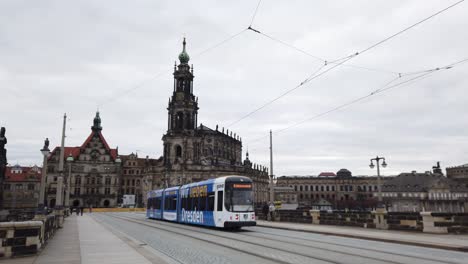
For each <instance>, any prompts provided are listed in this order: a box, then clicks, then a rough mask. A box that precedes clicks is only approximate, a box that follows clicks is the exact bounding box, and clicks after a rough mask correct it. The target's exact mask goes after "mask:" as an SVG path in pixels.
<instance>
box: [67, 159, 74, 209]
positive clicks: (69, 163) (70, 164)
mask: <svg viewBox="0 0 468 264" xmlns="http://www.w3.org/2000/svg"><path fill="white" fill-rule="evenodd" d="M73 161H74V159H73V156H72V154H71V153H70V155H68V157H67V163H68V177H67V182H66V184H67V191H66V192H67V193H66V194H65V209H66V210H68V213H70V212H69V210H70V185H71V169H72V163H73Z"/></svg>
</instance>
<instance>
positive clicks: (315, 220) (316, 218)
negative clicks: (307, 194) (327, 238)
mask: <svg viewBox="0 0 468 264" xmlns="http://www.w3.org/2000/svg"><path fill="white" fill-rule="evenodd" d="M310 216H312V224H314V225H320V210H310Z"/></svg>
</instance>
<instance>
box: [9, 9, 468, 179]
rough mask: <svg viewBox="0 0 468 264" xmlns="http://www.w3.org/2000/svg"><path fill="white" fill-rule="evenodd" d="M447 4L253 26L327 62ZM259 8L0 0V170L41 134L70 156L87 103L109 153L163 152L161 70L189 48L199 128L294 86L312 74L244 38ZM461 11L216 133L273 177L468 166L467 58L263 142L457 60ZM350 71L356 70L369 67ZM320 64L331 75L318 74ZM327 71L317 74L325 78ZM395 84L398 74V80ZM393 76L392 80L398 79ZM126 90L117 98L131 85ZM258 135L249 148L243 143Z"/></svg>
mask: <svg viewBox="0 0 468 264" xmlns="http://www.w3.org/2000/svg"><path fill="white" fill-rule="evenodd" d="M455 2H456V1H446V0H439V1H435V0H431V1H428V0H412V1H406V0H404V1H403V0H402V1H397V0H394V1H386V0H382V1H376V0H369V1H356V0H352V1H351V0H350V1H324V0H323V1H318V0H317V1H307V0H305V1H279V0H277V1H273V0H264V1H262V3H261V5H260V7H259V9H258V12H257V15H256V17H255V20H254V22H253V25H252V27H253V28H255V29H257V30H259V31H261V32H264V33H265V34H268V35H270V36H272V37H274V38H276V39H279V40H281V41H284V42H286V43H289V44H291V45H294V46H295V47H297V48H299V49H302V50H304V51H306V52H308V53H310V54H313V55H316V56H318V57H321V58H325V59H326V60H328V61H331V60H334V59H337V58H342V57H345V56H348V55H350V54H353V53H355V52H356V51H359V50H363V49H365V48H367V47H369V46H371V45H372V44H374V43H376V42H378V41H380V40H382V39H384V38H386V37H387V36H390V35H392V34H394V33H396V32H398V31H399V30H401V29H404V28H405V27H407V26H409V25H411V24H413V23H415V22H417V21H419V20H421V19H423V18H425V17H427V16H429V15H431V14H433V13H435V12H437V11H439V10H441V9H443V8H445V7H447V6H449V5H450V4H451V3H455ZM256 6H257V1H253V0H250V1H154V0H148V1H94V0H93V1H58V0H56V1H33V0H30V1H21V0H1V1H0V91H1V96H0V98H1V99H0V126H6V128H7V137H8V145H7V148H8V159H9V163H10V164H15V163H19V164H22V165H30V164H38V165H40V163H41V160H42V157H41V154H40V152H39V149H40V148H41V147H42V144H43V140H44V138H45V137H49V139H50V141H51V146H52V147H54V146H58V145H59V144H60V136H61V126H62V116H63V113H65V112H66V113H67V114H68V116H69V120H68V128H69V129H67V139H66V145H67V146H78V145H81V144H82V143H83V142H84V140H85V139H86V137H87V136H88V135H89V133H90V131H91V130H90V126H91V125H92V120H93V117H94V115H95V112H96V109H98V108H99V111H100V113H101V118H102V126H103V134H104V136H105V138H106V139H107V141H108V143H109V145H110V146H111V147H116V146H118V147H119V152H120V154H129V153H131V152H136V151H137V152H138V154H139V155H140V156H142V157H144V156H146V155H149V156H150V157H152V158H158V157H159V156H161V155H162V141H161V137H162V135H163V134H164V133H165V132H166V129H167V127H166V126H167V110H166V107H167V102H168V98H169V96H170V95H171V93H172V89H173V86H172V82H173V79H172V72H173V64H174V61H175V60H176V59H177V56H178V54H179V53H180V51H181V48H182V45H181V42H182V38H183V36H184V35H185V36H186V37H187V51H188V53H189V55H191V60H190V63H193V65H194V68H195V81H194V94H195V95H196V96H198V97H199V106H200V110H199V117H198V120H199V123H203V124H204V125H206V126H209V127H212V128H214V127H215V126H216V124H219V127H220V128H221V127H223V126H224V127H227V126H228V125H229V124H230V123H232V122H234V121H236V120H238V119H239V118H241V117H242V116H244V115H245V114H247V113H248V112H250V111H252V110H254V109H256V108H257V107H259V106H261V105H262V104H264V103H266V102H268V101H269V100H271V99H273V98H275V97H277V96H278V95H280V94H282V93H284V92H285V91H287V90H288V89H291V88H293V87H295V86H296V85H298V84H299V83H301V82H302V81H303V80H304V79H306V78H307V77H308V76H310V74H311V73H312V72H314V71H315V70H316V69H317V68H318V67H320V66H321V65H322V64H323V63H322V62H320V61H318V60H316V59H314V58H312V57H310V56H307V55H305V54H304V53H301V52H298V51H297V50H294V49H291V48H288V47H286V46H285V45H282V44H280V43H278V42H275V41H273V40H271V39H269V38H267V37H265V36H262V35H260V34H257V33H254V32H252V31H245V32H243V33H241V34H240V35H238V36H237V37H235V38H233V39H231V40H229V41H227V42H226V43H224V44H223V45H220V46H217V47H214V48H212V49H210V50H209V51H208V52H205V53H203V54H201V55H199V56H196V54H198V53H200V52H201V51H203V50H205V49H207V48H210V47H213V46H215V45H216V44H217V43H219V42H220V41H223V40H225V39H227V38H229V37H230V36H231V35H234V34H236V33H238V32H240V31H241V30H243V29H245V28H246V27H247V26H248V25H249V24H250V21H251V19H252V15H253V13H254V10H255V8H256ZM467 14H468V3H465V2H464V3H461V4H459V5H457V6H456V7H454V8H451V9H449V10H448V11H446V12H444V13H442V14H440V15H438V16H436V17H434V18H432V19H430V20H428V21H426V22H424V23H422V24H420V25H418V26H417V27H414V28H412V29H410V30H408V31H407V32H405V33H403V34H401V35H399V36H397V37H395V38H393V39H391V40H390V41H388V42H385V43H383V44H382V45H379V46H377V47H376V48H374V49H372V50H370V51H368V52H366V53H363V54H362V55H359V56H356V57H354V58H352V59H351V60H349V61H348V62H347V63H346V64H347V65H341V66H339V67H336V68H334V69H332V70H330V71H329V72H327V73H326V74H324V75H322V76H321V77H319V78H317V79H315V80H313V81H311V82H309V83H307V84H306V85H304V86H302V87H301V88H299V89H297V90H295V91H294V92H292V93H290V94H288V95H287V96H285V97H283V98H281V99H279V100H278V101H276V102H275V103H273V104H271V105H269V106H267V107H265V108H264V109H262V110H261V111H259V112H257V113H255V114H254V115H252V116H250V117H248V118H246V119H244V120H242V121H241V122H239V123H237V124H235V125H233V126H231V127H229V130H230V131H231V130H232V131H234V132H235V133H236V134H239V135H240V136H242V139H243V148H244V154H243V157H244V156H245V150H246V148H247V146H248V149H249V152H250V158H251V160H252V161H253V162H255V163H259V164H263V165H268V164H269V150H268V144H269V139H268V137H267V135H268V131H269V129H273V131H274V134H273V142H274V160H275V168H274V172H275V174H276V175H278V176H280V175H316V174H318V173H320V172H322V171H333V172H336V171H338V170H339V169H341V168H347V169H349V170H350V171H352V172H353V174H354V175H373V174H375V173H376V172H375V169H374V170H371V169H370V168H369V167H368V164H369V159H370V158H372V157H375V156H376V155H382V156H384V157H386V159H387V163H388V167H387V168H386V169H384V170H383V171H382V172H383V174H384V175H392V174H397V173H400V172H403V171H406V172H407V171H412V170H417V171H426V170H429V169H430V168H431V167H432V166H433V165H434V164H435V162H437V161H441V163H442V166H443V167H444V168H445V167H446V166H454V165H460V164H464V163H468V134H467V131H468V118H467V113H468V111H467V110H468V92H467V88H468V77H467V76H468V63H466V64H460V65H459V66H457V67H455V68H453V69H450V70H447V71H439V72H436V73H434V74H432V75H430V76H429V77H428V78H424V79H422V80H420V81H417V82H414V83H411V84H409V85H406V86H401V87H398V88H395V89H391V90H388V91H387V92H385V93H381V94H378V95H375V96H373V97H370V98H368V99H366V100H364V101H362V102H360V103H358V104H355V105H352V106H349V107H347V108H345V109H342V110H340V111H336V112H333V113H330V114H328V115H324V116H322V117H320V118H317V119H314V120H311V121H309V122H305V123H303V124H301V125H299V126H296V127H294V128H291V129H288V130H285V131H283V132H281V133H275V131H278V130H280V129H282V128H284V127H287V126H290V125H292V124H294V123H295V122H298V121H300V120H303V119H305V118H308V117H312V116H314V115H316V114H319V113H321V112H324V111H327V110H329V109H332V108H334V107H336V106H339V105H341V104H343V103H346V102H348V101H350V100H353V99H355V98H358V97H360V96H364V95H366V94H369V93H370V92H372V91H374V90H376V89H378V88H380V87H382V86H383V85H384V84H385V83H387V82H389V81H390V80H392V79H394V78H395V77H396V76H397V75H396V74H394V73H391V72H397V73H399V72H401V73H406V72H413V71H420V70H424V69H430V68H434V67H438V66H443V65H446V64H449V63H452V62H455V61H458V60H461V59H465V58H468V49H467V47H468V33H467V28H468V16H467ZM349 65H354V66H360V67H366V68H371V69H377V71H374V70H366V69H362V68H358V67H352V66H349ZM327 67H328V68H330V66H327ZM328 68H324V70H326V69H328ZM406 78H408V77H406ZM404 80H406V79H404V78H403V79H401V80H400V79H399V80H397V82H398V81H404ZM134 87H136V88H135V89H132V90H131V91H130V92H127V93H125V91H128V90H129V89H131V88H134ZM262 136H265V137H264V138H262V139H261V140H255V139H258V138H259V137H262Z"/></svg>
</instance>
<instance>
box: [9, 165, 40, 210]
mask: <svg viewBox="0 0 468 264" xmlns="http://www.w3.org/2000/svg"><path fill="white" fill-rule="evenodd" d="M41 176H42V174H41V168H40V167H37V166H33V167H23V166H20V165H15V166H13V167H7V168H6V171H5V181H4V184H3V207H4V208H5V209H34V208H37V204H38V199H39V191H40V184H41Z"/></svg>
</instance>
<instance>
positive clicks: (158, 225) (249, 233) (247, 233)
mask: <svg viewBox="0 0 468 264" xmlns="http://www.w3.org/2000/svg"><path fill="white" fill-rule="evenodd" d="M108 215H109V216H111V217H114V218H119V219H121V220H125V221H131V222H135V223H138V224H142V225H146V226H149V227H153V228H158V229H164V228H161V226H164V227H165V228H166V229H165V230H166V231H168V232H174V233H178V234H182V235H184V236H187V233H181V232H179V231H177V230H180V229H183V230H186V231H190V232H194V233H200V234H203V235H207V236H212V237H218V238H223V239H229V240H234V241H237V242H241V243H247V244H250V245H253V246H259V247H263V248H268V249H270V250H275V251H281V252H285V253H288V254H293V255H298V256H301V257H304V258H308V259H315V260H320V261H325V262H328V263H345V262H341V261H334V260H330V259H326V258H320V257H317V256H312V255H310V254H304V253H301V252H298V251H293V250H288V249H284V248H280V247H276V246H268V245H265V244H261V243H255V242H252V241H249V239H250V240H251V238H252V237H256V238H260V239H268V238H265V237H259V236H256V235H254V234H255V233H256V231H255V232H252V231H244V232H237V233H236V234H237V235H238V236H244V237H245V239H239V238H234V237H232V236H229V235H222V231H221V232H220V233H219V234H214V233H213V232H209V230H210V229H205V230H203V231H202V230H194V228H193V227H188V226H185V225H178V226H177V227H175V226H174V224H172V223H166V222H163V221H158V222H157V223H151V222H150V221H148V220H141V219H140V218H136V217H133V216H132V217H130V216H116V215H111V214H108ZM167 228H169V229H172V230H168V229H167ZM174 229H177V230H176V231H174ZM211 230H213V229H211ZM190 237H193V236H190ZM195 238H196V239H199V237H195ZM208 241H209V242H210V243H212V244H213V240H208ZM272 241H275V240H272ZM281 242H284V243H290V244H294V245H297V246H301V247H304V248H308V249H314V250H322V251H326V252H330V253H335V254H341V255H346V256H354V257H358V258H364V259H368V260H372V261H379V262H385V263H397V264H403V263H411V260H408V261H406V262H399V261H394V260H391V258H392V257H393V256H395V255H398V256H401V257H405V258H412V259H414V258H417V257H415V256H411V255H405V254H398V253H393V252H386V251H382V250H372V249H367V248H360V247H350V246H346V245H341V244H335V243H328V244H331V245H334V246H341V247H349V248H355V249H359V250H365V251H370V252H378V253H380V254H387V255H389V259H385V258H380V257H370V256H367V255H363V254H358V253H353V252H345V251H341V250H334V249H330V248H327V247H321V246H316V245H306V244H301V243H297V242H293V243H291V242H289V241H284V240H283V241H281ZM309 242H322V241H314V240H311V241H309ZM214 244H217V245H219V246H223V247H226V245H225V244H223V243H214ZM325 244H327V243H325ZM227 247H228V248H231V249H233V248H232V247H229V246H227ZM234 250H237V251H239V249H238V248H234ZM241 252H243V253H245V251H243V250H241ZM254 255H255V256H257V257H261V258H265V256H264V255H260V254H258V253H254ZM346 256H344V257H346ZM421 259H424V260H426V261H430V262H432V263H442V262H441V261H437V260H433V259H429V258H421ZM269 260H272V261H274V262H278V260H277V259H271V258H269ZM280 263H290V262H280ZM443 263H447V264H456V263H455V262H443Z"/></svg>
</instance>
